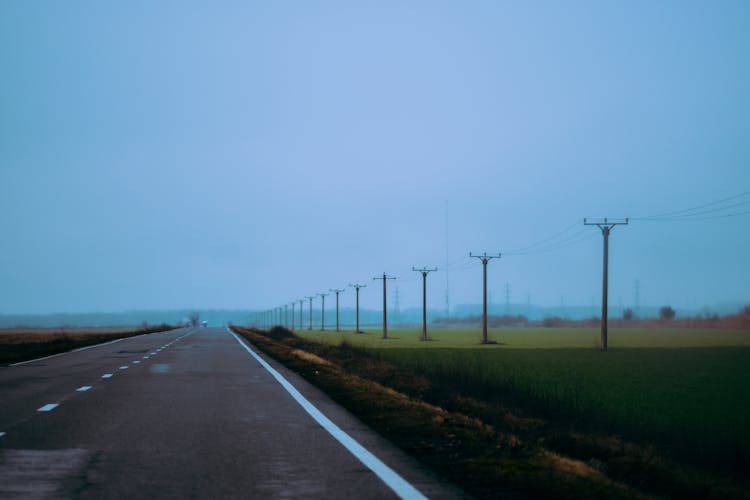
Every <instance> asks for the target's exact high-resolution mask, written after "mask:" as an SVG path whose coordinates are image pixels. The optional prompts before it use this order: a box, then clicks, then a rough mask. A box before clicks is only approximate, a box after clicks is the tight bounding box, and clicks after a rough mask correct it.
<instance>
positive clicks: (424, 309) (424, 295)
mask: <svg viewBox="0 0 750 500" xmlns="http://www.w3.org/2000/svg"><path fill="white" fill-rule="evenodd" d="M411 270H412V271H417V272H419V273H422V338H421V339H420V340H427V274H428V273H431V272H433V271H437V267H434V268H432V269H427V268H426V267H423V268H422V269H417V268H416V267H412V268H411Z"/></svg>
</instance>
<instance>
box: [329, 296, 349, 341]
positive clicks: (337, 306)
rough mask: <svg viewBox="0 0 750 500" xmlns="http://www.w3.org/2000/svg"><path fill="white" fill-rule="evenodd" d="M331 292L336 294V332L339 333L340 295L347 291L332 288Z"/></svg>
mask: <svg viewBox="0 0 750 500" xmlns="http://www.w3.org/2000/svg"><path fill="white" fill-rule="evenodd" d="M330 291H331V292H333V293H335V294H336V331H337V332H338V331H339V294H340V293H341V292H345V291H346V289H345V288H344V289H338V288H331V290H330Z"/></svg>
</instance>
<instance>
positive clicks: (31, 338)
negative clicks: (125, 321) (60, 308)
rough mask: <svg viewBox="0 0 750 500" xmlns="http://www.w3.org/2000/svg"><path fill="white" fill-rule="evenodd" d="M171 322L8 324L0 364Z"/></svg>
mask: <svg viewBox="0 0 750 500" xmlns="http://www.w3.org/2000/svg"><path fill="white" fill-rule="evenodd" d="M175 328H177V327H175V326H171V325H165V324H162V325H153V326H147V327H137V328H136V327H134V328H132V329H126V328H64V329H63V328H8V329H0V364H8V363H18V362H20V361H27V360H30V359H35V358H40V357H44V356H50V355H52V354H59V353H61V352H67V351H70V350H72V349H78V348H81V347H86V346H90V345H94V344H100V343H102V342H109V341H111V340H117V339H119V338H125V337H134V336H136V335H143V334H145V333H155V332H162V331H168V330H173V329H175Z"/></svg>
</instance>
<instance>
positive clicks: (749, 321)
mask: <svg viewBox="0 0 750 500" xmlns="http://www.w3.org/2000/svg"><path fill="white" fill-rule="evenodd" d="M676 318H677V311H675V310H674V308H672V306H669V305H666V306H662V307H661V308H659V315H658V317H656V318H638V317H637V316H636V314H635V311H633V310H632V309H631V308H627V309H625V310H624V311H623V313H622V318H621V319H620V318H612V319H610V324H611V325H612V326H666V325H671V326H679V327H695V328H706V327H711V328H750V304H748V305H746V306H744V307H742V308H741V309H740V311H739V312H738V313H736V314H727V315H725V316H719V315H718V314H715V313H713V314H710V313H707V314H704V315H699V316H693V317H685V318H680V319H676ZM481 321H482V317H481V316H479V315H472V316H462V317H450V318H447V317H440V318H435V319H434V320H432V324H433V325H435V326H454V325H455V326H469V325H470V326H477V325H480V324H481ZM599 322H600V318H599V317H598V316H592V317H590V318H586V319H566V318H561V317H559V316H547V317H545V318H544V319H542V320H540V321H532V320H529V319H528V318H527V317H526V316H524V315H523V314H517V315H510V314H504V315H500V316H498V315H494V316H493V315H490V316H487V324H488V326H490V327H493V328H498V327H524V326H541V327H547V328H556V327H557V328H560V327H586V326H590V327H593V326H597V325H598V324H599Z"/></svg>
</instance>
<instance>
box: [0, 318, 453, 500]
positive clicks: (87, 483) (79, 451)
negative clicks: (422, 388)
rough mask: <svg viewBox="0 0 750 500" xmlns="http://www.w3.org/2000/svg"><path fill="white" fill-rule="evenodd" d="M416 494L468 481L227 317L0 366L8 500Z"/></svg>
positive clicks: (1, 456) (438, 493) (437, 492)
mask: <svg viewBox="0 0 750 500" xmlns="http://www.w3.org/2000/svg"><path fill="white" fill-rule="evenodd" d="M251 350H252V351H253V352H254V353H255V354H254V355H253V353H251V352H250V351H251ZM256 358H257V359H256ZM264 364H265V365H266V366H264ZM274 372H275V373H274ZM280 381H281V382H280ZM283 383H287V384H289V387H287V388H285V387H284V385H282V384H283ZM290 391H291V393H290ZM295 392H296V393H297V394H296V395H293V393H295ZM305 405H306V406H305ZM315 412H319V415H318V414H316V413H315ZM311 413H312V414H315V415H317V416H316V418H317V420H316V419H314V418H313V416H311ZM321 422H323V423H324V425H321ZM326 422H328V423H326ZM342 443H344V444H342ZM347 443H348V445H349V448H347V447H345V444H347ZM351 443H354V445H352V444H351ZM358 447H359V448H358ZM351 450H354V451H355V453H356V455H355V453H353V452H352V451H351ZM357 450H359V451H357ZM363 454H364V455H363ZM363 456H364V458H363ZM368 457H370V458H368ZM372 459H374V462H373V460H372ZM373 463H374V464H375V465H373ZM378 463H380V465H378ZM381 466H382V467H381ZM399 481H401V482H400V483H399ZM420 495H424V496H427V497H430V498H451V497H456V496H460V495H461V492H460V491H459V490H456V489H454V488H453V487H451V486H450V485H448V484H445V483H443V482H442V481H440V480H439V479H438V478H436V477H435V476H434V475H432V474H431V473H430V472H429V471H427V470H426V469H425V468H424V467H422V466H421V465H420V464H419V463H417V462H416V461H414V460H412V459H411V458H409V457H407V456H406V455H404V454H403V453H402V452H400V450H398V449H397V448H395V447H394V446H393V445H392V444H390V443H388V442H387V441H385V440H384V439H382V438H381V437H380V436H378V435H377V434H375V433H374V432H372V431H371V430H369V429H368V428H367V427H366V426H364V424H362V423H361V422H359V421H358V420H357V419H355V418H354V417H352V416H351V415H350V414H349V413H347V412H346V411H345V410H343V409H342V408H341V407H339V406H337V405H336V404H334V403H333V402H332V401H331V400H330V399H328V398H327V397H326V396H325V395H324V394H322V393H321V392H320V391H318V390H317V389H316V388H314V387H312V386H311V385H309V384H308V383H307V382H305V381H304V380H302V379H301V378H300V377H298V376H296V375H295V374H294V373H292V372H290V371H288V370H286V369H285V368H284V367H283V366H280V365H279V364H278V363H276V362H274V361H273V360H271V359H269V358H267V357H265V356H264V355H262V354H259V353H258V352H257V351H255V350H254V349H252V346H249V347H248V345H247V343H245V342H244V341H241V340H239V338H238V337H236V336H234V335H233V334H231V333H230V332H229V331H228V330H227V329H225V328H191V329H179V330H174V331H171V332H163V333H155V334H150V335H142V336H138V337H132V338H129V339H124V340H120V341H116V342H112V343H108V344H105V345H100V346H96V347H93V348H86V349H84V350H79V351H76V352H70V353H66V354H62V355H57V356H53V357H50V358H46V359H41V360H37V361H32V362H27V363H23V364H18V365H15V366H5V367H0V498H71V497H75V498H143V497H149V498H279V497H283V498H395V497H398V496H401V497H414V498H419V496H420Z"/></svg>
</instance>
